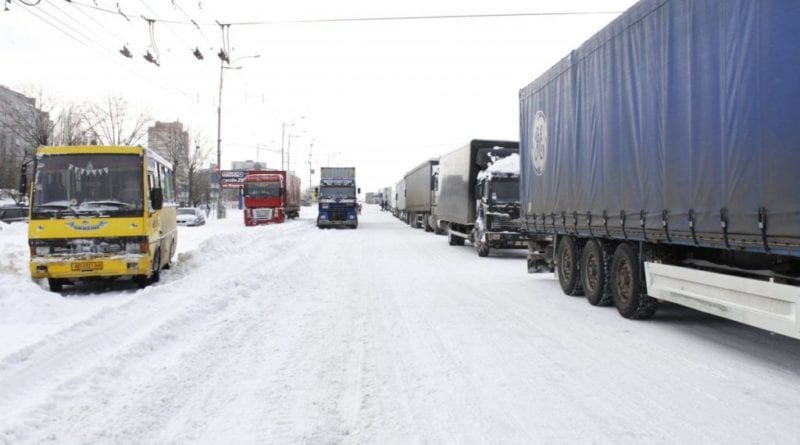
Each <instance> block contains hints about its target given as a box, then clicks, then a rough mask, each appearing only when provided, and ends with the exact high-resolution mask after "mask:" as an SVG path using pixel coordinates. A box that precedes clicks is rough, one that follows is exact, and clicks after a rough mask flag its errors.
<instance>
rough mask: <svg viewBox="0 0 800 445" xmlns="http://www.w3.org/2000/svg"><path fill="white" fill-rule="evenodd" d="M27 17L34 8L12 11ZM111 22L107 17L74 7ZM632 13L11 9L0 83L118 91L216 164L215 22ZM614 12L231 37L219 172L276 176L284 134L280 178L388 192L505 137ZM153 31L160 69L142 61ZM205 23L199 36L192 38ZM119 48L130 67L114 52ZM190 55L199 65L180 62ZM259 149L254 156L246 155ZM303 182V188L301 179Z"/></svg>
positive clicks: (79, 92) (576, 5) (240, 0)
mask: <svg viewBox="0 0 800 445" xmlns="http://www.w3.org/2000/svg"><path fill="white" fill-rule="evenodd" d="M26 2H28V3H35V2H36V0H26ZM81 3H82V4H90V5H94V4H95V3H96V4H97V5H98V6H100V7H103V8H108V9H112V10H116V9H117V3H119V5H120V8H121V10H122V12H123V13H124V14H125V15H126V16H127V17H128V18H129V19H130V20H126V18H124V17H123V16H122V15H121V14H109V13H105V12H102V11H97V10H93V9H90V8H86V7H81V6H78V5H77V4H81ZM633 3H635V1H633V0H603V1H590V0H561V1H558V2H552V1H547V2H545V1H535V0H534V1H531V0H527V1H522V0H520V1H515V0H514V1H512V0H509V1H494V2H487V1H485V0H483V1H471V0H458V1H450V0H441V1H434V0H426V1H421V0H407V1H404V2H397V3H389V2H377V1H374V0H363V1H357V0H338V1H336V2H330V1H323V0H295V1H291V2H289V1H282V2H263V1H254V0H251V1H244V0H228V1H216V2H214V1H208V0H205V1H197V0H193V1H188V0H175V1H174V2H173V1H171V0H144V1H143V0H126V1H120V2H117V1H110V0H96V1H94V0H74V1H73V2H72V3H69V2H66V1H63V0H41V2H40V3H39V5H37V6H34V7H27V6H23V5H22V4H21V3H20V1H19V0H14V1H13V2H12V3H11V5H10V10H9V11H7V12H3V11H0V84H3V85H6V86H9V87H12V88H19V87H21V86H23V85H26V84H30V85H35V86H37V87H38V86H41V87H42V88H43V89H44V90H45V91H46V92H48V93H50V94H54V95H57V96H60V97H62V98H64V99H65V100H74V101H85V100H96V99H98V98H100V97H102V96H104V95H105V94H107V92H112V93H121V94H123V95H124V96H125V97H126V99H128V101H129V102H131V106H132V108H134V109H136V110H141V109H148V110H149V111H150V113H151V115H152V116H153V118H154V119H157V120H161V121H172V120H176V119H179V120H180V121H182V122H184V123H186V125H187V126H189V127H190V128H191V129H192V130H193V131H198V130H199V131H201V132H202V133H203V134H204V135H205V136H206V139H207V143H208V145H209V146H213V147H214V158H215V159H216V137H217V129H216V119H217V116H216V113H217V112H216V110H217V100H218V88H219V77H220V72H219V65H220V64H219V59H218V58H217V57H216V52H217V51H219V48H220V46H221V41H222V36H221V32H220V28H219V27H218V26H217V25H211V24H213V23H214V22H215V21H219V22H222V23H230V22H270V21H272V22H274V21H285V20H297V19H322V18H345V17H348V18H349V17H388V16H422V15H426V16H427V15H462V14H503V13H533V12H578V11H624V10H625V9H627V8H628V7H630V6H631V5H632V4H633ZM616 15H617V14H593V15H567V16H537V17H510V18H509V17H505V18H469V19H442V20H434V19H429V20H413V21H412V20H399V21H359V22H339V23H305V24H298V23H293V24H275V23H272V24H261V25H234V26H232V27H231V28H230V46H231V48H232V51H231V52H232V57H231V58H232V59H234V60H235V59H237V58H239V57H245V56H250V55H255V54H258V55H260V57H259V58H258V59H252V58H244V59H242V60H240V61H239V62H236V63H234V64H233V65H235V66H241V67H242V68H241V69H239V70H226V71H225V72H224V91H223V99H222V105H223V106H222V111H223V112H222V141H223V142H222V156H223V158H222V159H223V166H225V167H227V166H229V164H230V162H231V161H234V160H245V159H255V158H256V155H257V153H258V157H259V159H260V160H262V161H266V162H267V163H268V166H269V167H274V168H278V167H279V166H280V146H281V124H282V122H291V121H292V120H294V119H296V118H298V117H299V116H305V119H300V120H296V124H295V125H294V126H293V127H290V130H291V132H292V133H293V134H297V136H296V137H292V140H291V169H292V170H295V171H296V172H297V173H298V174H299V175H300V176H301V179H302V180H303V182H304V183H306V182H307V181H308V158H309V146H310V145H311V142H312V139H313V141H314V145H313V153H312V164H313V167H314V168H315V169H317V171H318V167H319V166H320V165H346V166H353V165H354V166H356V167H357V175H358V178H359V181H360V185H361V187H362V189H363V190H362V191H373V190H376V189H378V188H379V187H383V186H388V185H390V184H393V183H395V182H397V181H398V180H399V179H400V178H401V177H402V176H403V174H404V173H405V172H406V171H408V170H409V169H411V168H412V167H414V166H416V165H417V164H419V163H421V162H422V161H424V160H425V159H428V158H432V157H437V156H439V155H441V154H442V153H446V152H448V151H451V150H453V149H455V148H457V147H459V146H460V145H462V144H463V143H465V142H467V141H469V140H470V139H473V138H484V139H510V140H517V139H518V138H519V128H518V126H519V114H518V96H517V95H518V91H519V90H520V88H522V87H524V86H525V85H527V84H528V83H530V82H531V81H532V80H534V79H535V78H536V77H537V76H538V75H539V74H541V73H542V72H543V71H545V70H546V69H547V68H549V67H550V66H551V65H553V64H554V63H555V62H556V61H558V60H559V59H561V58H562V57H564V56H565V55H566V54H567V53H568V52H569V51H570V50H572V49H574V48H575V47H577V46H579V45H580V44H581V43H582V42H583V41H584V40H586V39H587V38H588V37H590V36H591V35H593V34H594V33H595V32H597V31H598V30H599V29H600V28H602V27H603V26H604V25H605V24H607V23H608V22H609V21H611V20H613V19H614V18H615V17H616ZM141 16H145V17H148V18H156V19H160V20H174V21H180V22H184V23H187V22H189V21H190V20H194V21H196V22H198V23H200V24H201V26H200V30H197V29H196V28H195V27H194V26H192V25H191V24H170V23H166V22H156V23H155V25H154V28H155V29H154V32H155V43H156V46H157V49H158V50H159V52H160V56H161V66H160V67H156V66H154V65H152V64H149V63H147V62H146V61H144V60H143V58H142V55H143V54H144V52H145V50H146V49H147V47H148V46H149V45H150V36H149V31H148V27H147V23H146V22H145V21H144V20H143V19H142V18H141ZM205 24H207V25H205ZM124 44H127V46H128V48H129V49H130V50H131V52H132V53H133V55H134V57H133V58H132V59H127V58H125V57H123V56H122V55H120V54H119V52H118V51H119V49H120V48H121V47H122V46H123V45H124ZM195 47H199V49H200V51H201V52H202V53H203V54H204V56H205V59H204V60H203V61H198V60H196V59H195V58H194V57H193V56H192V54H191V50H192V49H194V48H195ZM259 146H261V147H266V149H264V150H260V151H259V150H258V149H257V147H259ZM316 180H317V178H316V177H315V178H314V181H316Z"/></svg>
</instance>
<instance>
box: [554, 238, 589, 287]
mask: <svg viewBox="0 0 800 445" xmlns="http://www.w3.org/2000/svg"><path fill="white" fill-rule="evenodd" d="M580 256H581V255H580V249H579V248H578V243H577V242H576V241H575V238H573V237H571V236H564V237H562V238H561V241H560V242H559V243H558V263H557V264H558V267H557V269H558V283H559V284H560V285H561V290H562V291H564V293H565V294H567V295H576V296H577V295H583V286H581V270H580Z"/></svg>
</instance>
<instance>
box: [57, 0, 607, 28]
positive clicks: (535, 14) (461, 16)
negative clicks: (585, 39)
mask: <svg viewBox="0 0 800 445" xmlns="http://www.w3.org/2000/svg"><path fill="white" fill-rule="evenodd" d="M71 3H73V4H75V5H77V6H82V7H85V8H91V9H95V10H97V11H102V12H105V13H109V14H114V15H118V14H119V12H118V11H114V10H111V9H107V8H103V7H101V6H97V5H91V4H88V3H81V2H78V1H74V0H73V1H72V2H71ZM620 13H622V11H553V12H510V13H494V14H438V15H417V16H415V15H405V16H402V15H399V16H384V17H338V18H321V19H293V20H258V21H245V22H228V23H226V24H229V25H231V26H258V25H284V24H298V23H338V22H381V21H409V20H454V19H478V18H512V17H559V16H586V15H617V14H620ZM155 20H156V21H157V22H162V23H171V24H175V25H191V26H198V25H199V26H214V25H216V24H217V23H197V22H195V21H193V20H190V21H183V20H170V19H155Z"/></svg>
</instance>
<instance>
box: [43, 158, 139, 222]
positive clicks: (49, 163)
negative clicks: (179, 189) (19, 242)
mask: <svg viewBox="0 0 800 445" xmlns="http://www.w3.org/2000/svg"><path fill="white" fill-rule="evenodd" d="M34 181H35V184H34V191H33V205H32V209H31V210H32V217H34V218H36V217H40V218H41V217H45V218H53V217H55V218H60V217H65V216H84V215H108V216H135V215H140V214H143V212H144V206H143V196H144V194H143V187H142V184H143V182H144V181H143V176H142V159H141V158H140V157H139V156H138V155H126V154H75V155H43V156H40V157H39V158H38V160H37V164H36V178H35V180H34Z"/></svg>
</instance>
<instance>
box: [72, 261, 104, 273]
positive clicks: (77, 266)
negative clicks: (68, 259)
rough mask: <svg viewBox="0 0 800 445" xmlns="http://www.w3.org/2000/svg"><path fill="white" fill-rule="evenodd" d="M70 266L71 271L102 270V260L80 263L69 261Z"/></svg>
mask: <svg viewBox="0 0 800 445" xmlns="http://www.w3.org/2000/svg"><path fill="white" fill-rule="evenodd" d="M70 268H71V269H72V271H73V272H91V271H93V270H103V262H102V261H87V262H82V263H71V264H70Z"/></svg>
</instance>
